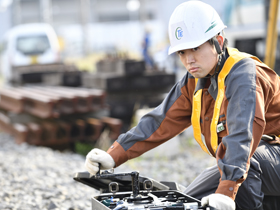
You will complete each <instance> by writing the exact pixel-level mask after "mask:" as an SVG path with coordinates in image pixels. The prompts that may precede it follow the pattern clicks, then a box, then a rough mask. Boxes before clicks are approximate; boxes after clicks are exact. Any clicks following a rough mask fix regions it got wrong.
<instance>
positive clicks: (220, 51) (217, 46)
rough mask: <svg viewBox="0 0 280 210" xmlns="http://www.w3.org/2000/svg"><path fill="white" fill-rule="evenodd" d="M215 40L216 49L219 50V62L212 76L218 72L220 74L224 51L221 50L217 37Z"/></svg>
mask: <svg viewBox="0 0 280 210" xmlns="http://www.w3.org/2000/svg"><path fill="white" fill-rule="evenodd" d="M213 40H214V46H215V49H216V51H217V53H218V63H217V65H216V67H215V72H214V74H213V75H211V76H210V77H214V76H215V75H216V74H218V72H219V70H220V65H221V60H222V54H223V52H224V51H223V50H221V48H220V45H219V42H218V40H217V38H216V37H214V39H213ZM223 48H224V47H223Z"/></svg>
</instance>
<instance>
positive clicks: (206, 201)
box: [201, 193, 235, 210]
mask: <svg viewBox="0 0 280 210" xmlns="http://www.w3.org/2000/svg"><path fill="white" fill-rule="evenodd" d="M206 205H209V206H211V207H215V208H216V209H219V210H235V202H234V201H233V200H232V199H231V198H230V197H228V196H226V195H223V194H219V193H215V194H211V195H208V196H205V197H203V198H202V199H201V206H206Z"/></svg>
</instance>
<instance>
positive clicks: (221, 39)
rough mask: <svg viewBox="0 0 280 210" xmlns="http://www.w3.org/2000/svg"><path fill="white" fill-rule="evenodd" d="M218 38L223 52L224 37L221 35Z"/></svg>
mask: <svg viewBox="0 0 280 210" xmlns="http://www.w3.org/2000/svg"><path fill="white" fill-rule="evenodd" d="M216 38H217V40H218V42H219V45H220V48H221V50H223V45H224V37H222V36H221V35H218V36H217V37H216Z"/></svg>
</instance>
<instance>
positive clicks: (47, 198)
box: [0, 133, 215, 210]
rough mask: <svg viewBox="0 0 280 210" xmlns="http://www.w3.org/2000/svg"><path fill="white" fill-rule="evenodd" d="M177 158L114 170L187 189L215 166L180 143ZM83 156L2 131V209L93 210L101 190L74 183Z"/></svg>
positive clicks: (148, 158) (129, 164) (195, 148)
mask: <svg viewBox="0 0 280 210" xmlns="http://www.w3.org/2000/svg"><path fill="white" fill-rule="evenodd" d="M177 150H178V152H177V153H176V155H166V154H164V152H162V154H157V155H155V156H153V157H151V156H143V157H139V158H136V159H134V160H130V161H128V162H126V163H125V164H123V165H121V166H120V167H118V168H117V169H115V172H130V171H139V172H140V175H143V176H147V177H150V178H152V179H155V180H158V181H175V182H177V183H179V184H181V185H184V186H187V185H188V184H189V183H190V182H191V181H192V180H193V179H194V178H195V177H196V176H197V175H198V174H199V173H200V172H201V171H202V170H203V169H205V168H207V167H209V166H212V165H213V164H215V159H214V158H211V157H210V156H209V155H207V154H204V153H203V152H202V150H201V149H200V148H198V146H196V145H188V144H180V148H177ZM84 161H85V157H84V156H82V155H79V154H75V153H73V152H71V151H63V152H61V151H56V150H52V149H50V148H46V147H36V146H31V145H28V144H25V143H24V144H20V145H18V144H16V143H15V142H14V139H13V137H11V136H10V135H8V134H4V133H0V177H1V178H0V187H1V190H0V209H1V210H29V209H32V210H37V209H38V210H39V209H40V210H57V209H61V210H90V209H91V201H90V198H91V197H92V196H94V195H98V193H99V192H98V191H96V190H95V189H92V188H90V187H88V186H86V185H83V184H81V183H79V182H76V181H74V180H73V176H74V174H75V173H76V172H82V171H85V168H84Z"/></svg>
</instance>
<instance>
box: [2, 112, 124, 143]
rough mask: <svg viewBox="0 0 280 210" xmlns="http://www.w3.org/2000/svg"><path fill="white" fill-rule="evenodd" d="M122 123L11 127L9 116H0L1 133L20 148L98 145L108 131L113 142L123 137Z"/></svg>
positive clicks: (103, 120) (47, 123)
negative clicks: (82, 144) (73, 144)
mask: <svg viewBox="0 0 280 210" xmlns="http://www.w3.org/2000/svg"><path fill="white" fill-rule="evenodd" d="M121 128H122V121H121V120H119V119H115V118H111V117H102V118H100V119H97V118H92V117H88V118H84V119H80V118H79V119H72V120H68V121H63V120H61V119H56V120H42V121H40V120H37V121H36V122H35V121H34V122H27V123H18V122H16V123H12V122H11V120H10V118H9V116H7V115H6V114H4V113H1V112H0V129H1V130H2V131H3V132H6V133H9V134H10V135H12V136H14V137H15V141H16V142H17V143H18V144H21V143H23V142H26V143H28V144H31V145H37V146H51V147H52V146H58V145H64V146H66V147H67V146H69V145H70V144H71V143H75V142H87V143H93V144H94V143H96V142H97V140H98V139H99V138H100V136H101V135H102V132H103V131H104V130H105V129H106V130H109V131H110V132H109V138H110V140H112V141H113V140H115V139H116V138H117V137H118V136H119V135H120V133H121Z"/></svg>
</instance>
